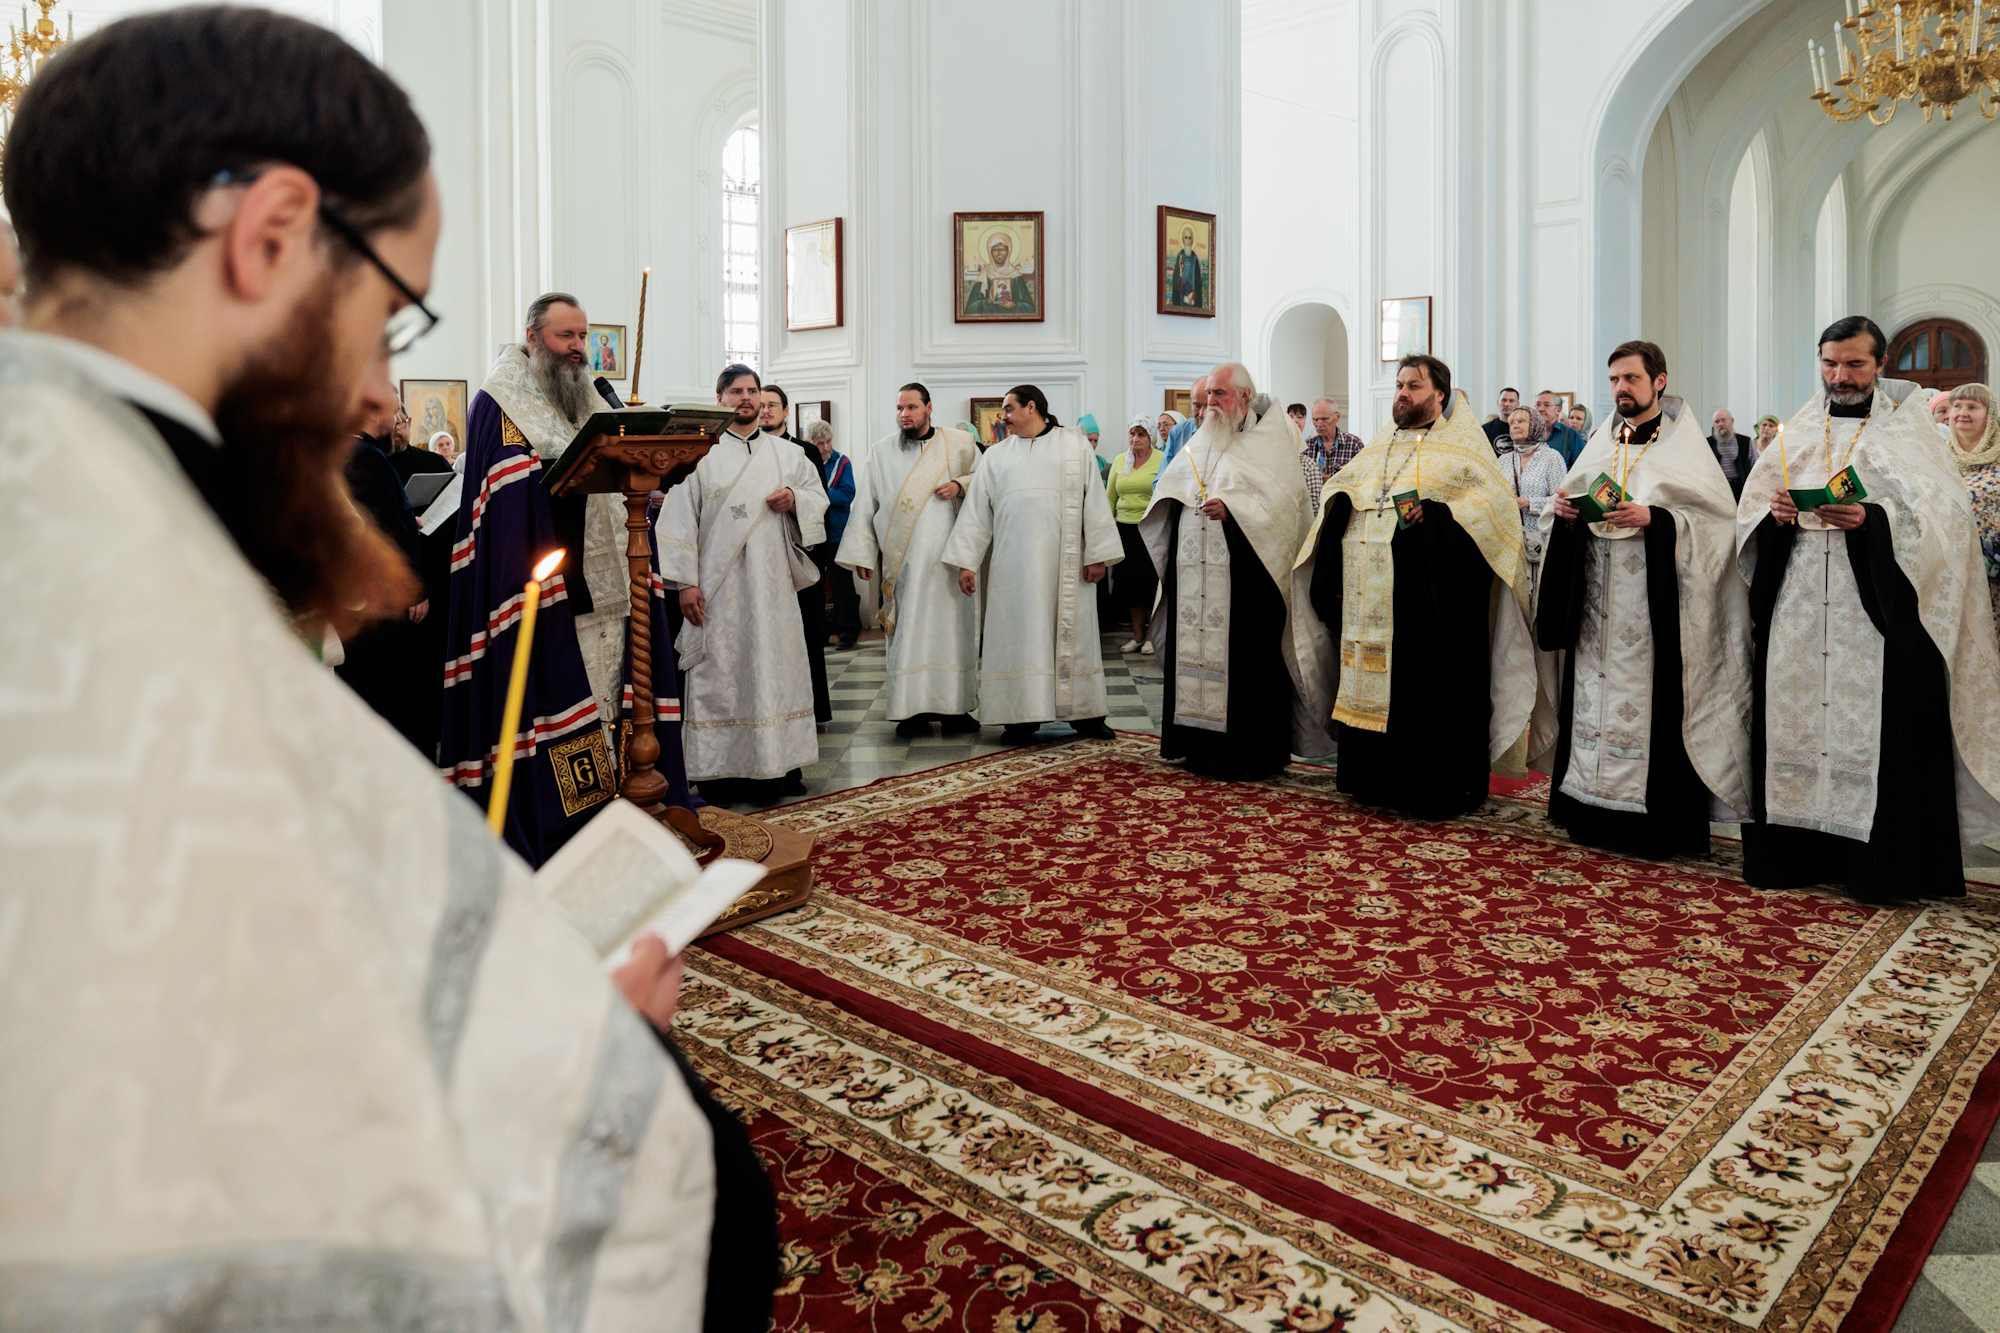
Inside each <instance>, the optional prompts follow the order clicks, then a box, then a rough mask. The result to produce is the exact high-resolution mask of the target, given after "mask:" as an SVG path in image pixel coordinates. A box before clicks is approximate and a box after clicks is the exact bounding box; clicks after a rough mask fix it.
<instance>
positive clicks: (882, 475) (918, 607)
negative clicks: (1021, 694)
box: [835, 384, 979, 736]
mask: <svg viewBox="0 0 2000 1333" xmlns="http://www.w3.org/2000/svg"><path fill="white" fill-rule="evenodd" d="M896 427H897V429H896V433H895V434H894V435H889V436H885V437H883V438H882V439H881V440H878V441H876V443H875V446H874V447H873V448H872V449H870V450H869V451H868V455H867V457H866V458H865V459H863V460H862V461H861V462H860V463H858V464H856V465H855V474H856V483H855V488H854V500H853V503H852V505H851V506H850V508H849V509H848V517H847V532H846V534H845V536H844V537H843V538H842V539H841V543H840V552H839V554H838V555H837V556H836V557H835V563H837V564H838V565H840V566H841V567H842V568H844V569H851V570H853V571H854V572H855V573H856V574H858V575H859V576H860V577H861V578H862V579H864V580H874V579H877V578H878V577H879V580H880V587H881V603H880V606H879V608H878V610H877V612H876V617H877V620H878V622H879V623H880V624H881V626H882V632H883V634H884V635H885V636H887V639H888V666H889V671H888V712H889V717H890V719H891V720H892V721H894V722H895V724H896V734H897V735H898V736H922V735H925V734H927V733H928V732H929V731H930V726H931V723H932V722H938V723H940V724H942V727H943V730H944V733H945V734H946V735H948V736H949V735H952V734H955V733H961V732H974V731H977V730H979V724H978V723H977V722H975V721H974V720H973V719H972V710H973V708H975V707H976V706H977V705H978V702H979V599H978V598H976V597H968V596H966V595H965V594H964V593H962V592H960V591H959V590H958V580H957V579H956V578H955V577H954V574H955V572H956V571H954V570H953V569H952V568H951V567H950V566H948V565H946V564H945V563H944V561H943V559H942V557H943V554H944V544H945V542H946V541H948V540H949V539H950V537H951V530H952V525H953V524H954V523H955V522H956V521H957V518H958V510H959V506H960V504H961V503H962V502H963V500H964V496H965V493H966V490H967V488H969V487H970V486H971V484H972V474H973V471H974V469H975V468H976V467H977V466H978V463H979V447H978V445H977V443H976V442H975V441H974V440H973V438H972V436H970V435H968V434H966V433H965V432H964V431H961V430H953V429H951V428H949V427H944V426H934V425H932V424H931V393H930V390H929V389H927V388H925V387H924V386H923V385H922V384H905V385H904V386H903V387H902V389H901V391H900V392H898V393H897V395H896ZM835 577H838V578H845V577H847V576H846V575H844V574H842V575H836V576H835Z"/></svg>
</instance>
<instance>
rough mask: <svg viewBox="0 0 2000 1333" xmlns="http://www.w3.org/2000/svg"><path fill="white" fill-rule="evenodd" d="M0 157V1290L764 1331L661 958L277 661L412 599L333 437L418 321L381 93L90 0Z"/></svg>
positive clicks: (767, 1250) (107, 1304) (424, 185)
mask: <svg viewBox="0 0 2000 1333" xmlns="http://www.w3.org/2000/svg"><path fill="white" fill-rule="evenodd" d="M218 90H225V91H224V93H222V94H219V93H218ZM0 187H4V191H5V200H6V205H7V209H8V211H9V213H10V214H11V215H12V217H13V221H14V224H15V226H16V227H17V228H18V229H19V232H20V240H21V250H22V257H23V260H24V264H25V269H26V275H27V289H26V300H25V303H24V318H23V324H24V329H23V330H20V331H0V471H4V475H5V476H6V478H7V485H6V486H5V487H4V488H0V570H4V571H5V575H4V579H0V588H4V589H5V591H4V594H0V694H4V695H5V697H6V698H7V699H8V705H7V707H6V708H5V709H4V710H0V793H4V795H0V863H4V864H5V866H6V874H5V883H6V887H7V895H6V898H7V911H6V913H5V916H6V920H7V923H8V924H7V932H8V944H9V953H8V960H7V964H6V976H7V981H8V985H7V986H6V987H5V989H4V992H0V1046H4V1048H5V1049H6V1050H7V1051H8V1052H9V1053H10V1060H9V1066H8V1071H7V1076H6V1077H5V1078H4V1079H0V1140H4V1141H5V1142H6V1143H7V1144H8V1145H9V1146H10V1149H11V1150H12V1151H13V1152H14V1153H15V1155H16V1156H17V1157H18V1159H19V1160H20V1161H21V1162H23V1163H27V1162H32V1163H33V1164H34V1166H33V1168H32V1169H30V1170H25V1171H22V1170H15V1171H10V1172H6V1173H0V1214H4V1215H5V1216H6V1217H7V1218H8V1219H9V1225H8V1226H6V1227H4V1228H0V1289H4V1290H5V1291H6V1293H7V1295H6V1314H5V1316H4V1318H3V1319H0V1322H5V1323H6V1324H8V1325H9V1326H15V1325H19V1326H21V1327H33V1328H66V1327H79V1326H83V1325H89V1326H93V1327H96V1326H101V1327H105V1328H112V1327H117V1328H141V1327H148V1328H150V1327H168V1326H177V1325H180V1324H184V1323H186V1322H187V1321H188V1319H189V1318H190V1317H191V1315H190V1311H191V1310H198V1314H197V1315H195V1316H192V1317H195V1318H196V1321H197V1322H199V1323H201V1324H203V1325H204V1326H210V1327H218V1328H220V1327H244V1328H249V1327H255V1328H259V1329H263V1330H293V1329H298V1330H304V1329H330V1328H335V1327H340V1328H347V1327H360V1326H362V1325H364V1324H365V1325H366V1326H368V1327H395V1328H445V1327H450V1328H502V1327H522V1328H539V1327H542V1326H544V1324H545V1323H547V1322H549V1321H551V1320H556V1319H557V1317H558V1316H560V1320H561V1321H565V1326H568V1327H584V1326H589V1327H606V1328H612V1327H616V1328H637V1327H645V1328H654V1329H670V1330H693V1329H695V1328H699V1327H703V1326H704V1325H705V1326H706V1327H711V1328H713V1327H725V1326H726V1327H746V1326H757V1327H762V1326H763V1325H764V1323H765V1322H766V1321H767V1320H768V1317H769V1311H770V1296H771V1291H772V1288H773V1286H774V1285H775V1275H776V1269H777V1239H776V1223H775V1217H774V1216H773V1213H772V1204H771V1195H770V1189H769V1183H768V1181H767V1180H766V1179H765V1178H764V1177H763V1176H762V1174H761V1171H760V1170H759V1169H758V1168H757V1167H756V1163H755V1159H754V1157H753V1156H751V1150H750V1147H749V1144H748V1141H747V1138H745V1137H744V1135H743V1131H742V1130H741V1128H740V1126H737V1125H736V1123H735V1121H734V1120H733V1118H732V1117H731V1116H730V1115H728V1114H727V1113H726V1112H724V1111H722V1110H721V1109H720V1108H719V1107H716V1106H715V1105H714V1104H713V1103H712V1102H710V1101H707V1100H706V1099H705V1094H704V1093H703V1092H702V1090H701V1088H700V1085H699V1083H698V1082H697V1081H694V1080H693V1078H692V1076H691V1075H690V1074H687V1073H685V1072H683V1070H682V1068H681V1067H679V1066H678V1065H677V1052H675V1051H674V1050H673V1049H672V1046H671V1044H670V1043H669V1042H667V1041H666V1040H665V1038H664V1037H663V1036H662V1035H660V1032H659V1029H664V1027H665V1026H666V1025H667V1024H668V1023H669V1022H670V1021H671V1019H672V1017H673V1012H674V1008H675V1003H676V996H677V983H678V976H679V964H678V961H677V960H670V959H668V958H667V957H666V951H665V948H664V946H663V945H661V943H660V941H659V940H658V938H657V937H645V938H642V939H641V941H640V942H639V946H638V948H637V949H636V950H635V955H634V960H633V962H632V963H630V964H629V965H628V966H627V967H626V968H624V969H622V970H621V971H620V972H619V973H618V974H617V977H616V981H617V984H618V986H619V987H620V988H621V989H623V990H624V992H625V995H624V997H621V996H620V995H619V994H618V992H617V991H616V990H614V989H613V987H612V986H611V985H607V984H606V979H605V978H604V977H603V975H602V974H601V972H600V971H599V964H598V959H597V956H596V952H595V951H594V950H593V949H592V948H591V947H590V945H589V943H588V942H587V941H586V940H585V939H584V938H583V937H582V936H581V935H580V934H579V933H578V932H577V931H576V930H575V929H574V928H573V927H572V926H571V925H570V923H569V922H568V921H567V920H566V919H565V918H564V917H563V916H562V915H561V914H560V912H559V910H558V909H557V908H556V907H555V906H554V905H553V904H552V903H551V902H550V901H549V899H548V898H547V896H546V895H545V894H543V893H541V892H539V891H538V890H536V889H535V888H534V886H533V884H532V882H531V880H530V878H529V875H528V872H527V868H526V867H525V866H524V865H523V863H522V862H521V860H520V859H519V858H518V857H516V856H515V855H514V854H513V853H512V852H511V851H508V850H507V849H506V848H505V847H502V846H500V845H499V844H498V843H497V842H496V840H495V839H493V838H492V837H491V836H490V835H489V834H488V832H487V830H486V827H485V823H484V821H483V820H482V819H481V818H480V814H479V811H478V809H477V807H475V806H474V805H473V804H472V803H471V802H470V801H468V800H466V798H465V796H464V795H463V794H462V793H461V792H459V791H458V790H456V789H455V788H453V787H450V786H448V785H446V784H444V783H441V782H439V781H438V777H437V771H436V769H435V768H434V767H433V766H432V765H431V764H430V763H428V762H426V761H425V760H424V758H422V757H421V756H419V755H418V754H417V753H415V752H414V751H413V750H412V749H411V748H410V747H409V746H408V745H407V744H405V743H404V741H403V740H402V739H401V738H400V737H399V736H397V735H396V733H395V732H394V731H393V730H391V729H390V728H389V726H388V725H387V724H386V723H385V722H383V721H382V720H381V719H380V718H378V717H376V716H375V715H374V714H373V713H372V712H370V711H369V709H368V708H367V707H366V706H365V705H364V704H363V703H362V702H361V700H359V699H358V698H356V697H355V695H354V694H353V693H352V692H351V691H350V690H349V689H348V688H347V687H346V686H345V685H343V684H341V683H340V681H339V680H338V679H337V678H336V677H335V676H334V675H333V674H332V673H331V672H329V671H326V670H324V669H323V668H322V667H321V666H320V665H319V663H318V661H317V659H316V655H315V654H316V651H317V649H318V648H319V646H320V645H321V644H322V643H323V642H325V636H326V635H327V634H328V633H329V632H331V633H333V634H337V635H342V636H346V635H349V634H352V633H353V632H354V631H356V630H358V629H359V628H361V627H362V626H363V625H365V624H367V623H369V622H371V621H374V620H378V619H383V618H387V617H393V616H399V615H403V614H405V613H406V611H407V609H408V608H409V607H410V606H411V605H412V604H413V603H414V602H415V601H416V600H417V599H418V598H419V597H420V596H421V591H420V589H419V588H418V586H417V583H416V580H415V579H414V578H413V577H412V576H411V573H410V570H409V568H408V565H407V562H406V561H405V560H404V559H403V557H402V556H401V555H400V554H399V553H398V552H397V551H396V549H395V548H394V547H393V546H391V545H390V544H389V543H388V542H387V541H386V539H385V538H384V537H383V536H382V535H381V534H380V533H379V532H378V531H376V529H375V528H374V527H373V525H372V524H370V523H369V522H367V521H366V520H365V519H363V518H362V517H361V516H360V515H358V514H357V512H356V510H355V508H354V505H353V503H352V501H351V499H350V497H349V494H348V490H347V487H346V485H345V483H344V481H343V477H342V472H343V466H344V464H345V463H346V461H347V458H348V453H349V450H350V448H351V441H352V437H353V436H354V434H355V432H356V430H357V429H358V428H359V427H360V426H362V425H363V424H364V423H365V422H368V421H370V420H382V419H386V418H387V417H388V416H389V414H390V413H391V412H392V411H393V410H394V408H395V406H396V396H395V389H394V387H393V383H392V381H391V379H390V370H389V356H390V354H391V353H393V352H395V351H399V350H402V349H404V348H407V347H408V346H410V344H411V343H412V342H413V341H414V340H415V339H416V338H417V337H420V336H421V335H422V334H423V332H424V331H425V330H426V329H427V328H428V327H429V326H430V325H431V324H433V323H435V316H434V315H432V314H431V312H429V311H428V310H426V309H425V307H424V302H423V292H424V290H425V289H426V288H427V287H428V286H429V283H430V274H431V264H432V256H433V252H434V250H435V248H436V245H437V238H438V233H439V223H440V217H439V203H438V191H437V186H436V183H435V181H434V179H433V177H432V174H431V170H430V145H429V142H428V139H427V137H426V135H425V133H424V130H423V126H422V125H421V124H420V123H419V122H418V120H417V118H416V115H415V113H414V111H413V110H412V109H411V106H410V103H409V100H408V98H407V97H406V96H405V95H404V93H403V92H402V90H401V89H399V88H398V87H397V86H396V85H395V84H394V83H393V82H392V81H391V80H390V79H389V77H388V76H387V75H386V74H384V73H383V72H382V71H381V70H380V69H378V68H377V67H376V66H374V65H373V64H372V63H370V62H369V61H368V60H367V59H366V58H365V57H364V56H362V55H361V54H360V53H359V52H357V51H355V50H354V49H353V48H351V47H349V46H348V45H347V44H346V43H344V42H343V41H341V40H340V38H339V37H337V36H336V35H334V34H333V33H331V32H328V31H327V30H325V29H323V28H320V27H317V26H314V25H312V24H309V23H305V22H302V21H299V20H296V19H292V18H288V17H284V16H281V15H277V14H273V13H271V12H269V11H266V10H258V9H249V8H221V7H216V8H191V9H179V10H172V11H167V12H164V13H157V14H151V15H146V16H142V17H134V18H129V19H125V20H123V21H120V22H117V23H113V24H110V25H109V26H107V27H105V28H102V29H100V30H99V31H98V32H96V33H94V34H92V35H91V36H89V37H87V38H85V39H83V40H81V41H78V42H76V43H74V44H73V45H71V46H69V47H67V48H65V50H64V51H63V52H61V53H60V54H58V55H57V56H55V57H54V58H53V59H52V60H50V61H49V62H48V64H47V65H46V66H45V67H44V68H43V69H42V70H41V72H40V73H39V75H38V76H37V78H36V79H35V82H34V84H33V85H32V86H31V87H30V88H29V90H28V92H27V93H26V94H25V96H24V97H23V98H22V100H21V103H20V106H19V108H18V112H17V114H16V116H15V119H14V123H13V127H12V130H11V132H10V135H9V140H8V145H7V154H6V159H5V169H4V177H0ZM107 200H115V201H116V206H115V207H106V206H105V201H107ZM649 1022H650V1024H651V1025H652V1027H651V1028H649V1027H648V1023H649ZM732 1136H733V1137H732ZM746 1158H747V1159H748V1163H747V1167H745V1166H744V1159H746ZM107 1164H111V1165H110V1168H109V1169H108V1170H107ZM760 1214H761V1216H760ZM191 1301H192V1302H193V1304H192V1305H191V1304H190V1302H191Z"/></svg>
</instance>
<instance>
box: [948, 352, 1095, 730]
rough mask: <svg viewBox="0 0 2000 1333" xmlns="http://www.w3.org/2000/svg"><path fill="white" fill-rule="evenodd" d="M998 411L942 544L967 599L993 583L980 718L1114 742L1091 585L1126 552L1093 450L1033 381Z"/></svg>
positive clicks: (984, 646)
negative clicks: (1002, 432) (1064, 727)
mask: <svg viewBox="0 0 2000 1333" xmlns="http://www.w3.org/2000/svg"><path fill="white" fill-rule="evenodd" d="M1000 419H1001V421H1002V423H1003V424H1004V425H1005V426H1006V428H1007V437H1006V438H1005V439H1003V440H1001V441H1000V442H999V443H998V444H996V445H994V446H993V447H992V448H990V449H988V450H987V451H986V452H985V453H984V454H982V455H981V456H980V459H979V466H978V468H977V469H976V470H975V471H974V472H973V474H972V489H971V490H970V491H969V492H968V493H967V495H966V498H965V505H964V507H963V508H962V509H960V511H959V514H958V523H957V525H956V526H955V527H954V528H953V529H952V533H951V539H950V540H949V541H947V542H946V543H945V548H944V562H945V563H946V564H947V565H951V566H953V567H954V568H955V569H957V570H958V586H959V588H960V589H961V590H963V592H964V593H965V595H966V596H967V597H972V596H975V595H976V594H977V593H978V592H979V590H980V586H981V583H982V581H983V583H984V586H985V592H986V624H985V634H984V639H983V642H982V645H981V649H980V656H979V720H980V722H981V723H983V724H986V725H989V726H990V725H992V724H993V723H996V722H997V723H999V724H1001V726H1002V728H1003V730H1002V732H1001V739H1002V740H1003V741H1005V742H1007V743H1008V744H1010V745H1025V744H1027V743H1028V742H1030V741H1032V740H1033V739H1034V738H1035V733H1036V732H1037V731H1039V730H1040V729H1041V726H1042V724H1043V723H1045V722H1050V721H1055V722H1067V723H1069V724H1070V725H1071V726H1072V727H1073V728H1074V729H1075V731H1076V734H1077V735H1079V736H1084V737H1088V738H1091V739H1096V740H1109V739H1111V735H1112V732H1111V728H1109V727H1107V726H1106V725H1105V724H1104V714H1105V710H1106V703H1105V697H1106V696H1105V691H1104V658H1103V646H1102V644H1101V643H1100V642H1099V641H1098V632H1097V590H1096V588H1095V587H1094V586H1092V585H1094V584H1096V583H1097V582H1098V581H1099V580H1101V579H1103V577H1104V571H1105V569H1106V568H1107V567H1108V566H1110V565H1114V564H1116V563H1118V561H1119V560H1121V559H1123V558H1124V553H1125V552H1124V546H1123V544H1122V543H1121V542H1120V541H1119V540H1118V525H1117V523H1116V521H1114V520H1113V519H1112V517H1111V503H1110V501H1109V500H1107V499H1105V496H1104V484H1103V480H1102V478H1101V476H1100V474H1099V472H1098V470H1097V454H1096V452H1095V451H1094V450H1092V449H1091V447H1090V441H1089V440H1087V439H1085V438H1084V436H1083V432H1082V431H1080V430H1077V429H1076V428H1075V427H1074V426H1064V425H1061V424H1060V423H1058V422H1057V421H1056V420H1055V419H1054V418H1053V417H1051V416H1050V415H1049V400H1048V398H1047V397H1046V396H1044V395H1043V393H1042V391H1041V390H1040V389H1038V388H1036V387H1035V386H1034V385H1032V384H1023V385H1021V386H1019V387H1018V388H1016V389H1014V390H1013V391H1011V392H1010V393H1008V395H1007V397H1006V399H1005V400H1004V401H1003V403H1002V405H1001V410H1000Z"/></svg>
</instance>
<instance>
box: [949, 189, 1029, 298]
mask: <svg viewBox="0 0 2000 1333" xmlns="http://www.w3.org/2000/svg"><path fill="white" fill-rule="evenodd" d="M951 231H952V245H951V250H952V266H953V270H954V273H955V275H956V276H955V278H954V280H953V285H954V289H955V293H956V294H955V295H954V297H953V304H952V313H951V317H952V319H953V320H954V321H956V322H957V323H960V324H980V323H997V322H1006V323H1034V322H1039V321H1040V320H1041V319H1042V317H1043V315H1042V307H1043V299H1042V298H1043V295H1044V292H1043V288H1042V215H1041V214H1040V213H954V214H952V215H951Z"/></svg>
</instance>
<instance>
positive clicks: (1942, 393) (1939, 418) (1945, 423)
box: [1931, 389, 1951, 439]
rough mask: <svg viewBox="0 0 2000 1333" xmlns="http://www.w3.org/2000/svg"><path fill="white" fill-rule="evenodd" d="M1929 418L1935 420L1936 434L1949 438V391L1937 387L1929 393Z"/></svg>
mask: <svg viewBox="0 0 2000 1333" xmlns="http://www.w3.org/2000/svg"><path fill="white" fill-rule="evenodd" d="M1931 420H1932V421H1935V422H1937V428H1938V434H1940V435H1942V436H1944V437H1945V438H1946V439H1950V438H1951V393H1950V391H1949V390H1946V389H1939V390H1938V391H1937V392H1936V393H1934V394H1932V395H1931Z"/></svg>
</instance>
